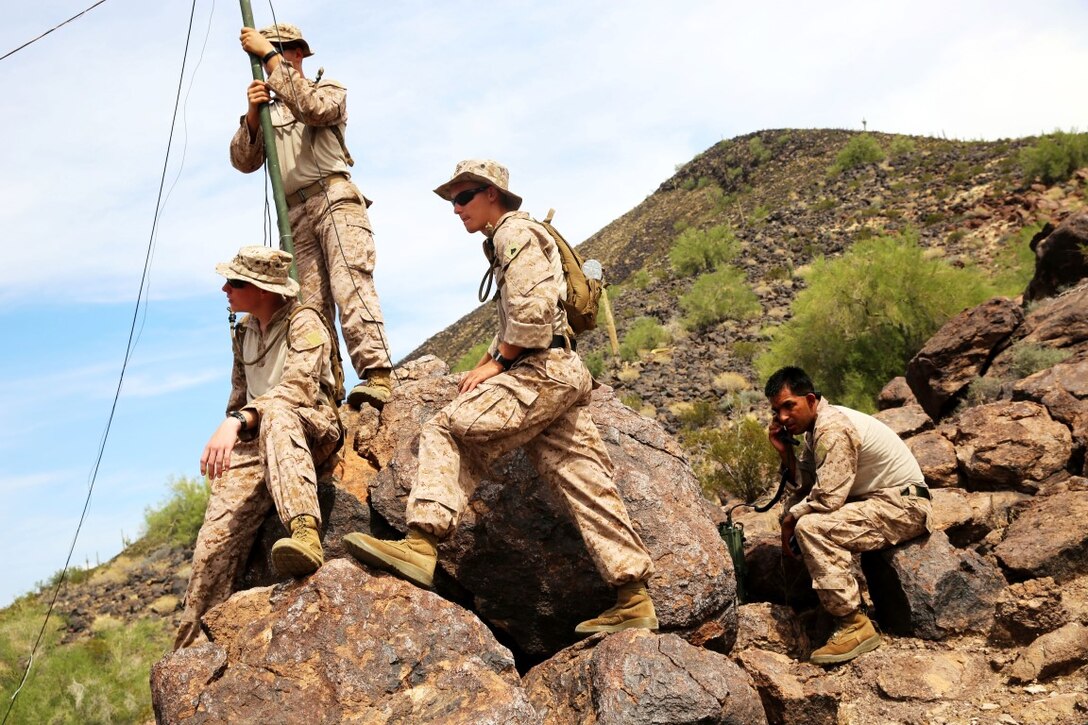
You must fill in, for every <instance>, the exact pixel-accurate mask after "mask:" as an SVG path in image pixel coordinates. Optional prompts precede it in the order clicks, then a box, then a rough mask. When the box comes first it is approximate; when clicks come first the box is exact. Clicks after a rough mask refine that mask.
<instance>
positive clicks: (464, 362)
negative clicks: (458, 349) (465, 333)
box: [450, 340, 491, 373]
mask: <svg viewBox="0 0 1088 725" xmlns="http://www.w3.org/2000/svg"><path fill="white" fill-rule="evenodd" d="M489 347H491V341H490V340H488V341H487V342H481V343H480V344H478V345H473V346H472V349H471V350H469V351H468V352H466V353H465V354H464V355H462V356H461V357H459V358H457V362H456V363H454V365H453V367H452V368H450V372H451V373H464V372H468V371H469V370H471V369H472V368H474V367H476V363H478V362H480V360H481V359H483V356H484V353H485V352H487V349H488V348H489Z"/></svg>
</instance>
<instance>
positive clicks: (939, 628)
mask: <svg viewBox="0 0 1088 725" xmlns="http://www.w3.org/2000/svg"><path fill="white" fill-rule="evenodd" d="M861 562H862V569H863V570H864V571H865V578H866V580H867V581H868V584H869V594H870V596H871V597H872V599H873V604H874V605H875V606H876V616H877V619H878V620H879V621H880V624H881V625H882V626H883V627H884V629H885V630H886V631H888V632H891V633H893V634H899V635H904V636H914V637H920V638H922V639H933V640H938V639H943V638H944V637H947V636H949V635H954V634H962V633H964V632H978V633H982V634H985V633H987V632H989V630H990V627H991V626H992V624H993V619H994V613H993V609H994V602H995V601H996V600H997V595H998V593H999V592H1000V591H1001V590H1002V589H1003V588H1004V587H1005V585H1006V583H1005V579H1004V578H1003V577H1002V576H1001V572H1000V571H998V569H997V567H995V566H994V565H993V564H991V563H990V562H988V561H987V560H986V559H984V558H982V557H981V556H979V555H978V554H976V553H975V552H973V551H970V550H964V549H956V548H954V547H953V546H952V544H951V543H949V541H948V537H947V536H945V534H944V532H941V531H935V532H933V533H932V534H931V535H929V536H926V537H922V538H920V539H915V540H913V541H910V542H908V543H906V544H901V545H899V546H894V547H892V548H890V549H885V550H884V551H879V552H873V553H869V554H865V555H864V556H862V559H861Z"/></svg>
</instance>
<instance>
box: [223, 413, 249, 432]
mask: <svg viewBox="0 0 1088 725" xmlns="http://www.w3.org/2000/svg"><path fill="white" fill-rule="evenodd" d="M227 415H228V416H230V417H231V418H237V419H238V421H239V422H240V423H241V424H242V428H241V429H242V430H245V429H246V428H248V427H249V423H248V422H247V421H246V414H245V413H243V412H242V411H240V410H232V411H231V412H229V413H227Z"/></svg>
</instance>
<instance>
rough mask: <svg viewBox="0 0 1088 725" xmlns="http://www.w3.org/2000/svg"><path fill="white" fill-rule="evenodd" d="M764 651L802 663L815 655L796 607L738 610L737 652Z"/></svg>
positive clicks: (744, 606)
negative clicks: (803, 658) (811, 654)
mask: <svg viewBox="0 0 1088 725" xmlns="http://www.w3.org/2000/svg"><path fill="white" fill-rule="evenodd" d="M746 649H761V650H767V651H769V652H777V653H778V654H783V655H786V656H788V657H792V658H794V659H800V658H802V657H804V656H806V655H807V654H808V653H809V652H811V651H812V646H811V644H810V643H809V639H808V634H806V632H805V629H804V627H802V626H801V619H800V618H799V617H798V616H797V613H796V612H795V611H794V610H793V608H792V607H787V606H783V605H781V604H771V603H769V602H758V603H755V604H742V605H741V606H740V607H738V608H737V643H736V644H735V645H734V647H733V651H734V652H742V651H744V650H746Z"/></svg>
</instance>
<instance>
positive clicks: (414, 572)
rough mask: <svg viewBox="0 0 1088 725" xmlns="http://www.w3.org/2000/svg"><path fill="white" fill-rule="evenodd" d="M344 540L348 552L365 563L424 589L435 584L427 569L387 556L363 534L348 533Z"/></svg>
mask: <svg viewBox="0 0 1088 725" xmlns="http://www.w3.org/2000/svg"><path fill="white" fill-rule="evenodd" d="M343 542H344V548H345V549H347V550H348V553H349V554H351V555H352V556H354V557H355V558H356V559H358V560H359V561H361V562H363V563H364V564H368V565H370V566H373V567H377V568H378V569H381V570H382V571H389V572H392V573H394V574H397V575H398V576H400V577H401V578H402V579H407V580H408V581H410V582H412V583H413V584H415V585H416V586H418V587H422V588H423V589H430V588H431V587H432V586H433V585H434V575H433V574H429V573H427V570H426V569H421V568H420V567H418V566H416V565H415V564H410V563H408V562H406V561H401V560H400V559H392V558H388V557H386V555H385V553H384V552H381V551H379V550H377V549H375V548H374V547H373V546H371V545H370V544H369V543H367V542H366V540H365V539H363V538H362V536H359V535H357V534H348V535H347V536H345V537H344V538H343Z"/></svg>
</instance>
